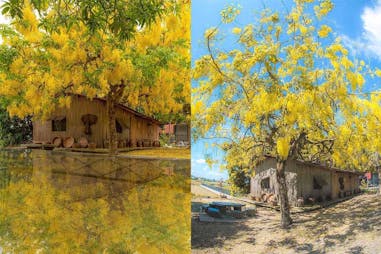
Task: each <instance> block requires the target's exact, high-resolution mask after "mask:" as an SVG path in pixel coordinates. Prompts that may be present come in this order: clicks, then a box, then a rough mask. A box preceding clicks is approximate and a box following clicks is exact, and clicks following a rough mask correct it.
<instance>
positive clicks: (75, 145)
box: [72, 143, 81, 148]
mask: <svg viewBox="0 0 381 254" xmlns="http://www.w3.org/2000/svg"><path fill="white" fill-rule="evenodd" d="M80 147H81V145H80V144H79V143H74V144H73V146H72V148H80Z"/></svg>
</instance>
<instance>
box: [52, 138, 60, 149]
mask: <svg viewBox="0 0 381 254" xmlns="http://www.w3.org/2000/svg"><path fill="white" fill-rule="evenodd" d="M52 144H53V145H54V146H55V147H60V146H61V145H62V138H60V137H54V138H53V140H52Z"/></svg>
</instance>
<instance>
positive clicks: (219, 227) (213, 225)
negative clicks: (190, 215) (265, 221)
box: [191, 219, 255, 249]
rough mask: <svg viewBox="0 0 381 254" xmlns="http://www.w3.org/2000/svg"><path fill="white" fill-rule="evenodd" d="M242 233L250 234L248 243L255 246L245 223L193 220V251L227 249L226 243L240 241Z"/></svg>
mask: <svg viewBox="0 0 381 254" xmlns="http://www.w3.org/2000/svg"><path fill="white" fill-rule="evenodd" d="M240 233H244V234H250V235H251V237H250V238H249V239H247V241H248V243H251V244H255V238H254V236H252V232H251V230H250V228H248V227H247V226H245V225H244V224H243V223H240V222H236V223H218V222H200V221H198V220H196V219H192V239H191V243H192V249H205V248H221V247H224V249H226V248H227V246H226V245H225V244H226V241H229V240H234V239H238V238H240V237H241V235H240Z"/></svg>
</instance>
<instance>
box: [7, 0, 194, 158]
mask: <svg viewBox="0 0 381 254" xmlns="http://www.w3.org/2000/svg"><path fill="white" fill-rule="evenodd" d="M57 2H58V3H61V1H57ZM135 2H139V1H131V2H130V1H128V3H127V2H125V1H116V2H115V4H116V3H118V5H117V7H115V10H114V11H111V10H109V9H108V8H106V9H105V10H107V12H106V11H104V12H101V11H99V12H100V13H101V14H102V15H101V14H99V15H98V16H97V17H98V18H99V19H102V18H103V19H104V20H101V21H99V24H98V23H97V22H95V21H94V22H95V23H96V25H94V24H93V23H92V22H90V21H89V20H88V19H89V17H92V16H91V15H90V14H89V15H90V16H89V17H88V16H86V15H85V13H86V12H85V11H83V12H80V11H79V10H81V8H82V7H83V6H82V5H81V1H78V3H77V2H76V1H74V2H72V3H71V4H72V5H70V4H67V3H66V4H65V1H62V3H61V5H62V6H61V5H60V4H58V3H55V2H54V1H53V2H52V3H53V4H51V8H49V6H48V5H46V6H45V5H42V4H41V6H44V7H40V8H36V5H35V2H33V3H34V5H32V4H31V3H30V2H29V1H25V2H23V4H22V5H21V6H20V8H19V9H20V13H18V12H17V11H14V12H15V13H16V14H17V13H18V15H14V16H12V17H13V19H12V23H11V25H9V26H2V29H1V31H2V38H3V45H2V47H3V48H5V49H6V50H7V51H9V55H11V56H12V57H10V58H7V62H3V63H2V64H3V65H5V67H6V68H2V69H3V71H2V73H1V77H0V82H1V89H0V95H2V96H4V97H6V98H7V101H8V111H9V113H10V114H11V115H17V116H20V117H22V116H25V115H33V116H34V117H35V118H46V117H47V116H48V115H49V114H50V113H51V112H52V110H54V108H55V107H56V106H60V107H69V106H70V96H69V95H70V94H81V95H84V96H86V97H88V98H95V97H99V98H104V99H106V100H107V108H108V118H109V133H110V137H109V138H110V154H115V152H116V145H117V144H116V131H115V105H116V104H118V103H123V104H125V105H127V106H129V107H132V108H135V109H137V110H139V111H141V112H144V113H145V114H150V115H153V114H166V113H169V112H171V113H176V112H179V111H181V110H182V109H183V104H186V103H189V101H190V95H189V89H190V85H189V78H188V75H189V74H188V73H189V71H188V70H189V61H190V60H189V58H190V57H189V45H190V42H189V37H190V35H189V19H190V17H189V15H190V14H189V8H190V6H189V2H188V1H181V0H180V1H151V2H152V3H153V2H161V4H160V5H159V4H158V5H157V8H158V11H157V12H153V14H152V15H155V17H140V16H139V17H135V18H136V20H132V21H131V22H132V23H133V25H132V26H126V27H123V26H121V27H119V28H116V27H115V26H116V25H113V23H114V21H115V19H116V18H117V17H119V16H120V15H119V12H118V10H119V9H118V8H122V9H123V8H125V7H124V6H127V7H128V6H129V4H131V9H132V10H133V9H134V8H137V7H136V6H135V5H134V3H135ZM94 3H95V2H94ZM96 3H98V2H97V1H96ZM99 3H102V1H100V2H99ZM68 6H69V7H68ZM147 6H148V5H147ZM159 7H160V8H161V9H160V8H159ZM5 8H7V6H5V7H4V6H3V10H4V9H5ZM41 8H42V10H41ZM99 8H100V7H99ZM99 8H98V9H99ZM14 9H16V10H17V8H16V7H14ZM98 9H97V7H94V9H93V10H90V12H91V13H93V12H95V11H96V10H98ZM7 10H8V12H11V10H13V9H11V8H10V7H9V9H7ZM149 13H150V12H147V13H146V15H148V14H149ZM69 14H72V15H74V17H75V18H72V19H69V20H68V21H66V22H65V19H64V17H65V15H69ZM75 15H77V16H75ZM94 15H95V14H94ZM132 16H134V15H132ZM93 18H94V17H92V19H93ZM119 18H120V17H119ZM124 18H128V17H124ZM130 18H131V19H132V18H133V17H130ZM139 18H141V19H142V20H139ZM120 22H122V21H120ZM123 22H124V21H123ZM118 24H119V23H118ZM121 29H122V30H121ZM123 29H127V30H128V31H124V30H123Z"/></svg>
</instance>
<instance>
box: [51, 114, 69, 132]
mask: <svg viewBox="0 0 381 254" xmlns="http://www.w3.org/2000/svg"><path fill="white" fill-rule="evenodd" d="M52 131H66V117H57V118H55V119H53V120H52Z"/></svg>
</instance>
